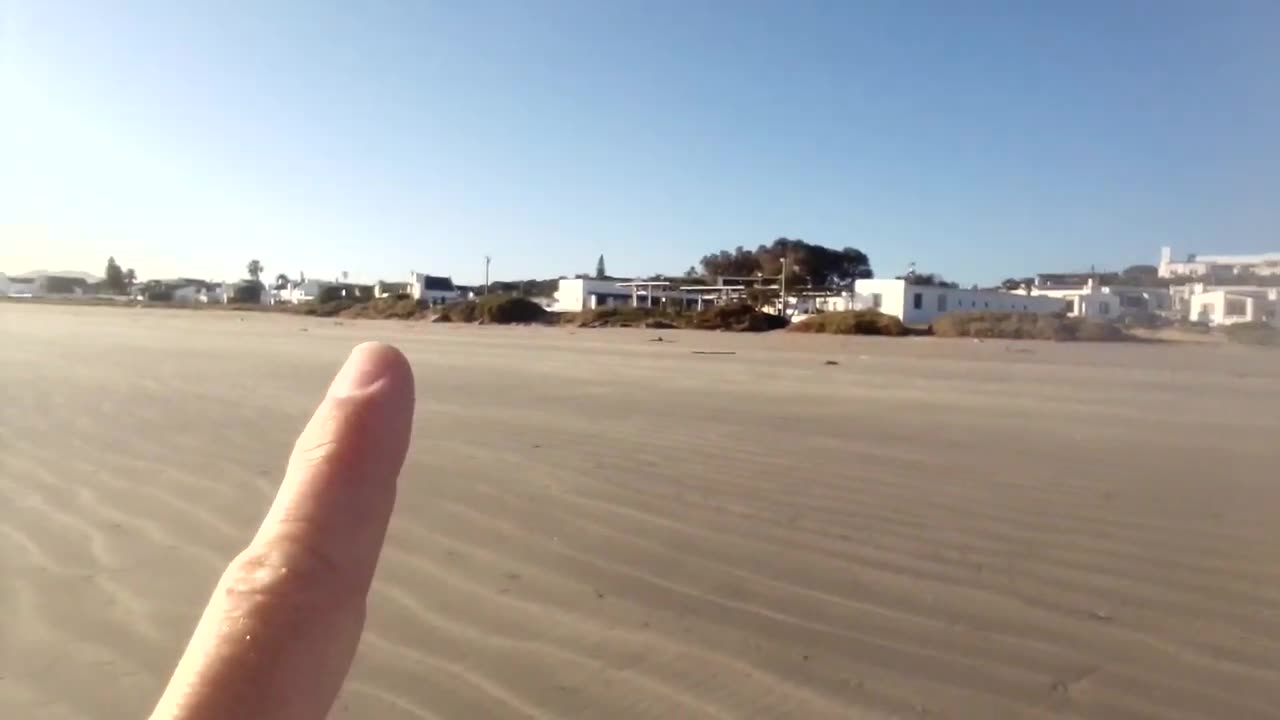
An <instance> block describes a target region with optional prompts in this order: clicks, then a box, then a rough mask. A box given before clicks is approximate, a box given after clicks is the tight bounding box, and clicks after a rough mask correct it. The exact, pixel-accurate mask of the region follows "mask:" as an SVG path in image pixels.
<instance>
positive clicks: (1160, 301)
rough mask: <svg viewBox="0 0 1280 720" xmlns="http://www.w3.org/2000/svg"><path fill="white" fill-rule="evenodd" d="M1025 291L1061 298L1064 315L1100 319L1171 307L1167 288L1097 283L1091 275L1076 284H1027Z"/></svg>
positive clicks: (1031, 293) (1041, 295)
mask: <svg viewBox="0 0 1280 720" xmlns="http://www.w3.org/2000/svg"><path fill="white" fill-rule="evenodd" d="M1027 292H1029V293H1030V295H1031V296H1032V297H1048V298H1057V299H1059V300H1061V301H1062V303H1063V309H1064V311H1065V312H1066V313H1067V314H1068V315H1072V316H1075V317H1088V318H1098V319H1100V320H1108V319H1112V318H1117V317H1120V316H1122V315H1129V314H1132V313H1144V312H1159V313H1163V312H1169V311H1171V310H1172V309H1173V300H1172V295H1171V293H1170V292H1169V289H1168V288H1143V287H1120V286H1112V285H1099V284H1098V283H1096V282H1095V281H1094V280H1093V279H1092V278H1090V279H1087V280H1085V282H1084V284H1083V285H1079V286H1047V287H1042V286H1040V285H1036V286H1033V287H1030V288H1028V289H1027Z"/></svg>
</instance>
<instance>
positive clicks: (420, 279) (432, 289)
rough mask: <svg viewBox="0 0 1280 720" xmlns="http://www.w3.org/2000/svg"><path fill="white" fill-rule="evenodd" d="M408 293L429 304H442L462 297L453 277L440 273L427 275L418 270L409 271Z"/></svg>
mask: <svg viewBox="0 0 1280 720" xmlns="http://www.w3.org/2000/svg"><path fill="white" fill-rule="evenodd" d="M409 284H410V289H409V293H410V294H411V295H413V299H414V300H417V301H418V302H425V303H428V304H431V305H444V304H445V303H451V302H453V301H454V300H457V299H459V298H461V297H462V293H460V292H458V287H457V286H456V285H454V284H453V278H450V277H443V276H440V275H427V274H425V273H420V272H410V273H409Z"/></svg>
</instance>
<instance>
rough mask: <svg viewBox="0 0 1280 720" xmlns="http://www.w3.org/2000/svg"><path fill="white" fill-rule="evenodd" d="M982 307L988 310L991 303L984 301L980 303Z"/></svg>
mask: <svg viewBox="0 0 1280 720" xmlns="http://www.w3.org/2000/svg"><path fill="white" fill-rule="evenodd" d="M982 307H984V308H989V307H991V303H989V302H987V301H986V300H983V301H982Z"/></svg>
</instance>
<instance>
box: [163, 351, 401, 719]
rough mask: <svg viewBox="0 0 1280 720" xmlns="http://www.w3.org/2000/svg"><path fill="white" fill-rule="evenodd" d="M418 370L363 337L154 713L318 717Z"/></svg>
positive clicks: (369, 574) (355, 609) (380, 524)
mask: <svg viewBox="0 0 1280 720" xmlns="http://www.w3.org/2000/svg"><path fill="white" fill-rule="evenodd" d="M413 402H414V389H413V371H412V370H411V369H410V368H409V363H408V361H407V360H406V359H405V357H404V355H401V354H400V351H398V350H396V349H395V348H393V347H390V346H388V345H382V344H379V343H365V344H363V345H360V346H358V347H356V348H355V349H354V350H352V351H351V356H350V357H349V358H347V362H346V364H345V365H343V367H342V369H341V370H340V371H339V372H338V375H337V377H335V378H334V380H333V384H332V385H330V387H329V392H328V394H327V395H326V396H325V398H324V400H323V401H322V402H321V403H320V407H319V408H317V409H316V412H315V415H314V416H313V417H312V418H311V422H309V423H308V424H307V427H306V429H304V430H303V431H302V435H301V436H300V437H299V438H298V442H297V444H296V445H295V446H294V449H293V455H292V456H291V457H290V458H289V468H288V470H287V471H286V472H285V477H284V482H283V483H282V484H281V486H280V490H279V492H278V494H277V495H276V499H275V502H273V503H272V505H271V509H270V510H269V511H268V512H267V516H266V518H265V519H264V520H263V522H262V525H261V527H259V528H258V532H257V534H256V535H255V536H254V537H253V539H252V541H251V542H250V543H249V546H248V547H247V548H246V549H245V550H244V551H243V552H241V553H240V554H239V555H238V556H236V558H235V559H234V560H232V561H231V565H230V566H229V567H227V570H226V572H224V573H223V575H222V578H221V580H220V581H219V582H218V585H217V588H216V589H215V590H214V593H213V597H212V598H211V599H210V600H209V605H208V606H207V607H206V608H205V611H204V615H203V616H201V618H200V622H199V624H198V625H197V626H196V629H195V633H194V635H193V636H192V638H191V642H190V643H189V644H188V645H187V649H186V652H185V653H183V656H182V660H181V661H180V662H179V663H178V667H177V669H176V670H175V671H174V674H173V677H172V679H170V681H169V685H168V687H167V688H166V689H165V691H164V694H163V696H162V697H161V698H160V702H159V704H158V705H157V706H156V709H155V710H154V712H152V714H151V718H152V720H205V719H206V718H209V719H212V718H217V719H218V720H223V719H225V718H252V719H253V720H321V718H324V717H325V716H326V715H327V714H328V712H329V709H330V707H331V706H332V705H333V701H334V698H335V697H336V696H337V694H338V690H339V689H341V687H342V682H343V680H344V679H345V678H346V676H347V671H348V670H349V669H350V667H351V661H352V659H353V657H354V656H355V651H356V647H357V645H358V644H359V642H360V633H361V630H362V629H363V627H364V617H365V602H366V597H367V595H368V592H369V585H370V583H371V582H372V581H373V573H374V569H375V568H376V567H377V564H378V554H379V553H380V552H381V550H382V543H383V539H384V537H385V536H386V532H387V524H388V522H389V521H390V519H391V508H392V506H393V505H394V503H395V495H396V478H397V477H398V476H399V474H400V467H401V465H402V464H403V463H404V458H405V454H406V453H407V452H408V449H409V435H410V431H411V429H412V425H413Z"/></svg>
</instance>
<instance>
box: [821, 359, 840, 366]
mask: <svg viewBox="0 0 1280 720" xmlns="http://www.w3.org/2000/svg"><path fill="white" fill-rule="evenodd" d="M822 364H823V365H839V364H840V363H839V362H837V361H835V360H828V361H826V362H824V363H822Z"/></svg>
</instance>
